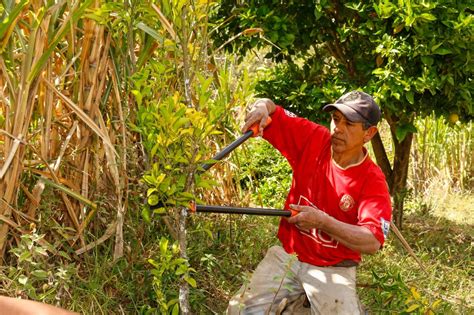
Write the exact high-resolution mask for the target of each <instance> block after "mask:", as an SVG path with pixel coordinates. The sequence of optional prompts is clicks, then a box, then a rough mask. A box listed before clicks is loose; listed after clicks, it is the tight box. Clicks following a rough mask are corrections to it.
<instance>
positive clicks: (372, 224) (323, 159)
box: [227, 91, 391, 314]
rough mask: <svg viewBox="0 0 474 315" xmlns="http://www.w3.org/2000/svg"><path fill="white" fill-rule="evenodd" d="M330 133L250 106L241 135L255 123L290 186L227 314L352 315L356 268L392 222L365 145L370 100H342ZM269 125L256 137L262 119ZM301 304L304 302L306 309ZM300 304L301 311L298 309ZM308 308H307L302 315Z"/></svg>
mask: <svg viewBox="0 0 474 315" xmlns="http://www.w3.org/2000/svg"><path fill="white" fill-rule="evenodd" d="M323 110H324V111H328V112H331V117H332V120H331V128H330V131H329V130H327V128H325V127H323V126H320V125H318V124H315V123H313V122H311V121H308V120H306V119H303V118H299V117H297V116H295V115H294V114H292V113H290V112H288V111H286V110H284V109H283V108H281V107H279V106H277V105H275V104H274V103H273V102H272V101H271V100H269V99H260V100H258V101H256V102H255V104H254V105H253V109H252V110H251V112H250V113H249V114H248V115H247V117H246V122H245V125H244V126H243V128H242V129H243V131H246V130H247V129H248V128H249V127H250V126H251V125H252V124H254V123H255V122H260V135H263V138H265V139H266V140H268V141H269V142H270V143H271V144H272V145H273V146H274V147H275V148H276V149H278V150H279V151H280V153H281V154H283V156H285V157H286V158H287V160H288V162H289V163H290V165H291V167H292V169H293V181H292V185H291V189H290V191H289V194H288V197H287V199H286V203H285V209H291V210H294V211H296V213H297V214H296V215H293V216H292V217H291V218H289V219H286V218H283V219H282V220H281V222H280V227H279V230H278V237H279V239H280V241H281V243H282V247H280V246H274V247H272V248H270V249H269V250H268V252H267V255H266V256H265V258H264V259H263V260H262V261H261V262H260V264H259V265H258V266H257V269H256V270H255V272H254V274H253V275H252V278H251V279H250V282H249V283H248V284H246V285H245V284H244V285H243V286H242V288H241V290H240V291H239V292H238V293H237V294H236V296H234V298H233V299H232V300H231V301H230V302H229V308H228V310H227V311H228V313H229V314H280V313H281V314H303V313H304V314H309V312H311V314H359V313H360V312H361V307H360V304H359V299H358V297H357V292H356V266H357V265H358V263H359V262H360V260H361V254H373V253H375V252H376V251H377V250H378V249H379V248H381V247H382V245H383V243H384V240H385V238H386V237H387V233H388V229H389V226H390V220H391V203H390V195H389V193H388V187H387V184H386V181H385V177H384V175H383V173H382V171H381V170H380V168H379V167H378V166H377V165H376V164H375V163H374V162H373V161H372V160H371V159H370V158H369V156H368V154H367V150H366V148H365V147H364V144H365V143H367V142H369V141H370V140H371V139H372V137H373V136H374V135H375V134H376V132H377V127H376V125H377V123H378V122H379V120H380V118H381V112H380V109H379V107H378V105H377V104H376V103H375V101H374V100H373V98H372V97H371V96H370V95H368V94H366V93H364V92H360V91H352V92H349V93H347V94H345V95H343V96H342V97H340V98H339V99H338V100H337V101H336V102H335V103H334V104H329V105H326V106H325V107H324V108H323ZM270 115H271V118H272V123H271V124H270V125H269V126H268V127H267V128H265V130H263V127H264V124H265V122H266V121H267V117H268V116H270ZM305 300H306V301H305ZM303 301H305V304H308V301H309V306H308V305H307V308H306V309H305V308H303V307H301V305H302V304H303V303H302V302H303ZM309 307H310V308H309Z"/></svg>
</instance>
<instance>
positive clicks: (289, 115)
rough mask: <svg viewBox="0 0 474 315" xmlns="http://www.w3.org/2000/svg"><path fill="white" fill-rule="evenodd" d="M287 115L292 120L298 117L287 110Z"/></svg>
mask: <svg viewBox="0 0 474 315" xmlns="http://www.w3.org/2000/svg"><path fill="white" fill-rule="evenodd" d="M284 111H285V115H286V116H288V117H292V118H295V117H297V116H296V115H295V114H293V113H292V112H290V111H289V110H287V109H285V110H284Z"/></svg>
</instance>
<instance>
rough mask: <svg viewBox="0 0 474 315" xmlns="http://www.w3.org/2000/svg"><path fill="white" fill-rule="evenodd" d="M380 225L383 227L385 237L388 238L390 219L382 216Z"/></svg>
mask: <svg viewBox="0 0 474 315" xmlns="http://www.w3.org/2000/svg"><path fill="white" fill-rule="evenodd" d="M380 226H381V228H382V232H383V237H384V239H387V236H388V231H389V230H390V221H387V220H385V219H384V218H380Z"/></svg>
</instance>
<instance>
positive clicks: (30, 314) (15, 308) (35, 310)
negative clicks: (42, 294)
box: [0, 296, 78, 315]
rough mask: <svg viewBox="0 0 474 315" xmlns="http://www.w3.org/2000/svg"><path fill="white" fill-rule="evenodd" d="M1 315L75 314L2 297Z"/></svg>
mask: <svg viewBox="0 0 474 315" xmlns="http://www.w3.org/2000/svg"><path fill="white" fill-rule="evenodd" d="M0 314H15V315H53V314H54V315H73V314H78V313H73V312H70V311H67V310H65V309H62V308H58V307H54V306H52V305H48V304H44V303H40V302H35V301H29V300H21V299H15V298H11V297H6V296H0Z"/></svg>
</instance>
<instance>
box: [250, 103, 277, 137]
mask: <svg viewBox="0 0 474 315" xmlns="http://www.w3.org/2000/svg"><path fill="white" fill-rule="evenodd" d="M274 111H275V103H273V101H272V100H270V99H268V98H261V99H259V100H257V101H256V102H255V103H254V104H253V105H252V109H251V110H250V112H249V113H248V114H247V117H245V124H244V125H243V127H242V132H243V133H245V132H246V131H247V130H249V128H250V127H251V126H252V125H253V124H255V123H256V122H258V123H259V128H258V135H259V136H262V135H263V129H264V128H265V125H266V123H267V119H268V116H270V115H271V114H273V112H274Z"/></svg>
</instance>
